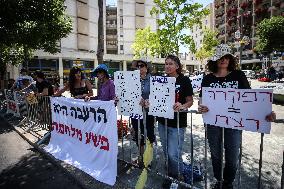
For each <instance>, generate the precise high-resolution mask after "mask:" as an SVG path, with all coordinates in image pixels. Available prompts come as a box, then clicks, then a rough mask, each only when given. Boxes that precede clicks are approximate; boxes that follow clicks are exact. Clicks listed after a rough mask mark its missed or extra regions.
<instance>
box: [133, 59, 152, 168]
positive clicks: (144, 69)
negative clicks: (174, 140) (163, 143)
mask: <svg viewBox="0 0 284 189" xmlns="http://www.w3.org/2000/svg"><path fill="white" fill-rule="evenodd" d="M132 66H133V67H134V68H136V69H137V70H139V71H140V81H141V90H142V91H141V94H142V99H141V101H140V105H141V106H142V107H143V112H144V115H146V117H145V118H144V119H146V125H144V124H145V123H144V121H143V120H144V119H140V120H139V121H140V131H141V136H140V137H138V119H134V118H131V122H132V125H133V129H134V131H135V141H136V143H137V144H138V138H140V139H141V140H140V141H141V142H140V154H142V153H143V151H144V146H145V142H144V127H145V126H146V133H147V135H146V137H147V138H148V139H149V141H150V143H151V144H153V143H154V141H155V139H156V138H155V134H154V117H153V116H151V115H148V107H149V95H150V77H151V74H150V73H151V69H152V66H151V63H150V62H147V61H145V60H136V61H133V63H132ZM141 157H142V156H141ZM138 163H139V165H140V164H141V163H142V161H141V160H139V162H138Z"/></svg>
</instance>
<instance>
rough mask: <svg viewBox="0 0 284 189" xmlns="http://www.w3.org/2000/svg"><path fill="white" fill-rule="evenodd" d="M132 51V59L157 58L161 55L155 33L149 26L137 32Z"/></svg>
mask: <svg viewBox="0 0 284 189" xmlns="http://www.w3.org/2000/svg"><path fill="white" fill-rule="evenodd" d="M132 49H133V51H134V58H141V57H157V56H159V55H160V54H161V46H160V41H159V37H158V35H157V33H156V32H152V31H151V29H150V26H148V27H146V28H145V29H139V30H137V31H136V34H135V41H134V43H133V44H132Z"/></svg>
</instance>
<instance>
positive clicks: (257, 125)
mask: <svg viewBox="0 0 284 189" xmlns="http://www.w3.org/2000/svg"><path fill="white" fill-rule="evenodd" d="M246 120H249V121H254V122H255V123H256V130H257V131H258V129H259V120H256V119H246Z"/></svg>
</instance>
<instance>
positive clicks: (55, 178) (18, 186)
mask: <svg viewBox="0 0 284 189" xmlns="http://www.w3.org/2000/svg"><path fill="white" fill-rule="evenodd" d="M0 188H1V189H12V188H13V189H22V188H27V189H32V188H36V189H47V188H48V189H50V188H52V189H61V188H62V189H63V188H69V189H79V188H80V186H78V185H77V184H76V182H75V181H74V180H73V179H72V178H70V177H69V176H68V175H66V173H65V172H63V171H62V169H60V168H59V167H58V166H56V165H54V164H53V163H52V162H51V161H50V160H49V159H47V158H46V157H45V156H43V155H42V154H40V153H39V152H37V151H36V150H35V149H34V148H33V146H31V145H30V144H29V143H27V142H26V141H25V140H24V139H23V138H22V137H20V135H19V134H18V133H17V132H16V131H15V130H13V128H12V126H10V125H8V123H7V122H5V121H4V120H3V118H1V117H0Z"/></svg>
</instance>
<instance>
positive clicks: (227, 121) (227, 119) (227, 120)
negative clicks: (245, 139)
mask: <svg viewBox="0 0 284 189" xmlns="http://www.w3.org/2000/svg"><path fill="white" fill-rule="evenodd" d="M218 117H220V118H226V124H227V125H228V123H229V118H228V117H227V116H221V115H216V120H215V124H216V123H217V122H218Z"/></svg>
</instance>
